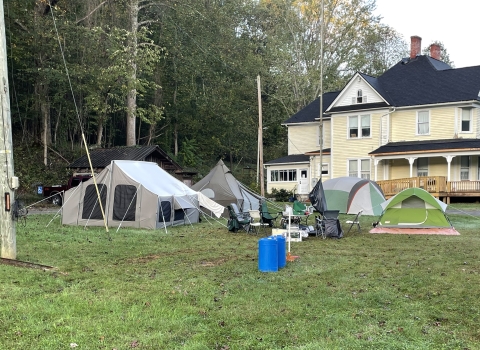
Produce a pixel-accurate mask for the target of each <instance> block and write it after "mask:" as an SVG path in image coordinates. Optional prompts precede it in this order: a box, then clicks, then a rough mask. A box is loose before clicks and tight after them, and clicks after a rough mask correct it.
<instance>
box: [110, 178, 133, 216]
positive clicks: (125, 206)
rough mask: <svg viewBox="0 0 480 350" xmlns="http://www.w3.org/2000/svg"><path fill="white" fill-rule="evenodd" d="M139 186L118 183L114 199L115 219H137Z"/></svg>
mask: <svg viewBox="0 0 480 350" xmlns="http://www.w3.org/2000/svg"><path fill="white" fill-rule="evenodd" d="M136 194H137V188H136V187H135V186H132V185H117V186H116V187H115V195H114V199H113V220H119V221H122V220H123V221H135V210H136V207H137V196H136Z"/></svg>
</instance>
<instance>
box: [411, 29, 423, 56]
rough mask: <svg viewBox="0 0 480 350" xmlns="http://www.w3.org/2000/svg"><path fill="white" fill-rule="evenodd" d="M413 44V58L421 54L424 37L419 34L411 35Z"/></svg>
mask: <svg viewBox="0 0 480 350" xmlns="http://www.w3.org/2000/svg"><path fill="white" fill-rule="evenodd" d="M410 40H411V42H410V43H411V44H410V58H411V59H413V58H415V57H417V55H420V54H421V52H422V38H420V37H419V36H416V35H414V36H411V37H410Z"/></svg>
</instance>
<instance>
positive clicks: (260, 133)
mask: <svg viewBox="0 0 480 350" xmlns="http://www.w3.org/2000/svg"><path fill="white" fill-rule="evenodd" d="M257 90H258V169H259V171H260V195H261V196H262V197H264V196H265V189H264V187H265V184H264V179H263V125H262V85H261V84H260V75H257ZM257 184H258V182H257Z"/></svg>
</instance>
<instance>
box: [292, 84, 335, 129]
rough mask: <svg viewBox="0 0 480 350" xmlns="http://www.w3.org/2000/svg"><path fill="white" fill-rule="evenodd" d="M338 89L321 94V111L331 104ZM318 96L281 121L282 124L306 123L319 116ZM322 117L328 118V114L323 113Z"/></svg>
mask: <svg viewBox="0 0 480 350" xmlns="http://www.w3.org/2000/svg"><path fill="white" fill-rule="evenodd" d="M339 93H340V91H336V92H327V93H325V94H323V105H322V107H323V112H324V113H325V110H326V109H327V107H328V106H330V105H331V104H332V102H333V101H334V100H335V99H336V98H337V96H338V94H339ZM319 111H320V97H319V98H317V99H316V100H315V101H313V102H312V103H310V104H308V105H307V106H306V107H305V108H303V109H301V110H300V111H298V112H297V113H295V114H294V115H292V116H291V117H290V118H289V119H287V120H286V121H284V122H283V124H293V123H308V122H314V121H315V118H317V119H318V118H320V113H319ZM323 117H324V118H329V117H330V116H328V115H325V114H324V115H323Z"/></svg>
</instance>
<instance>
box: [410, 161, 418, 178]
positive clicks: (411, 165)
mask: <svg viewBox="0 0 480 350" xmlns="http://www.w3.org/2000/svg"><path fill="white" fill-rule="evenodd" d="M415 159H417V157H410V158H408V162H409V163H410V177H413V162H415Z"/></svg>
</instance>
